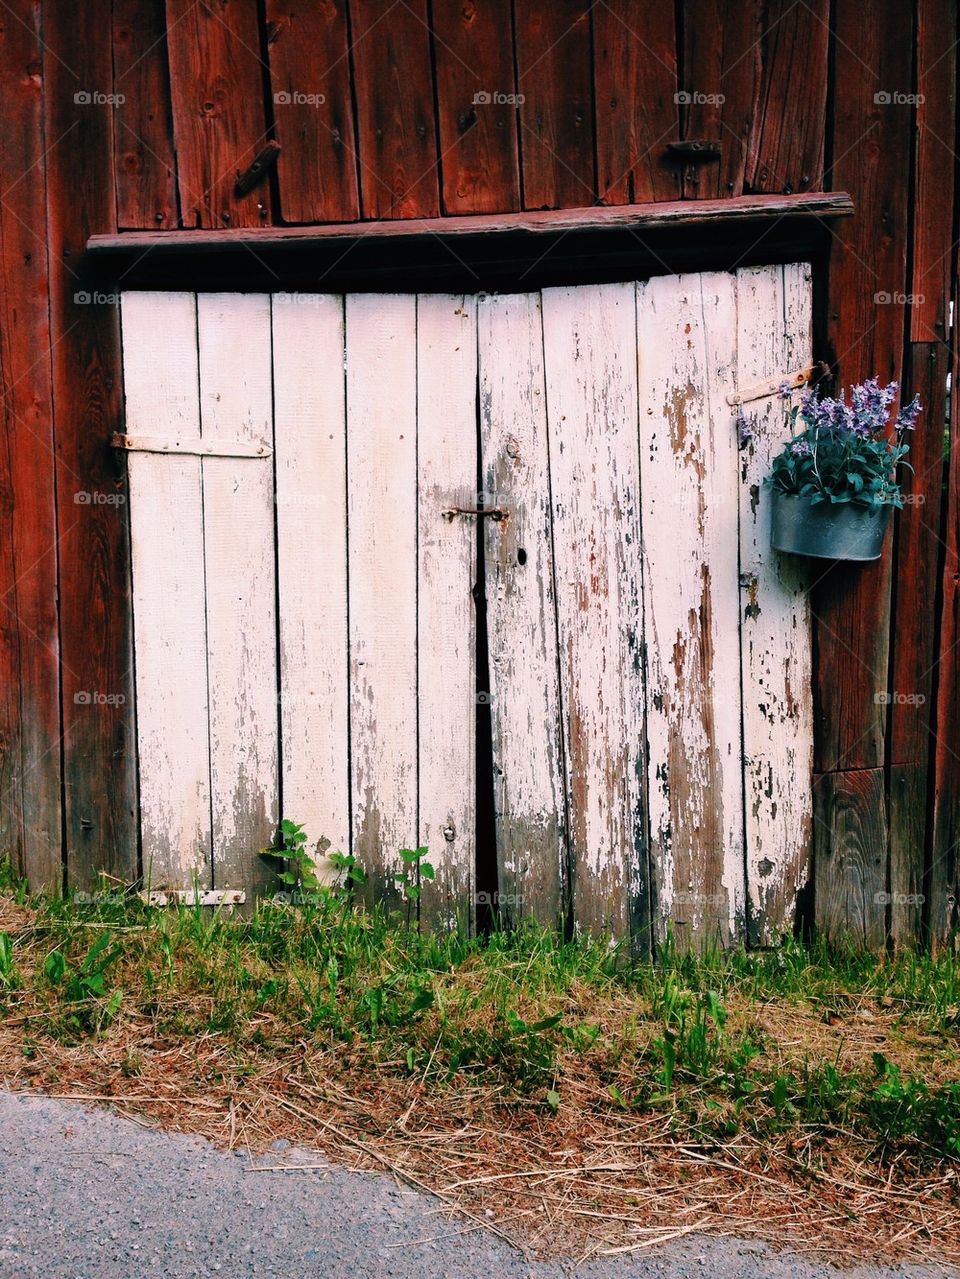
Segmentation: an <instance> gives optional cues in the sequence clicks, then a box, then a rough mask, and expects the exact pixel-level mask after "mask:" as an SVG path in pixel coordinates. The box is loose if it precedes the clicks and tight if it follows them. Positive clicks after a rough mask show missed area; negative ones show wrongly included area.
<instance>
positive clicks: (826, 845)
mask: <svg viewBox="0 0 960 1279" xmlns="http://www.w3.org/2000/svg"><path fill="white" fill-rule="evenodd" d="M814 812H815V822H816V826H817V879H816V889H815V892H816V924H817V931H818V932H819V933H820V935H821V936H822V937H825V938H827V939H828V940H830V941H846V942H849V943H852V944H853V945H855V946H859V947H862V948H865V949H870V950H875V949H877V948H879V947H881V946H882V945H883V943H884V938H885V936H886V902H887V891H886V887H887V885H886V846H887V830H886V820H885V807H884V799H883V770H882V769H880V768H872V769H862V770H860V771H859V772H854V773H827V774H826V775H825V776H823V777H818V778H817V780H816V782H815V784H814Z"/></svg>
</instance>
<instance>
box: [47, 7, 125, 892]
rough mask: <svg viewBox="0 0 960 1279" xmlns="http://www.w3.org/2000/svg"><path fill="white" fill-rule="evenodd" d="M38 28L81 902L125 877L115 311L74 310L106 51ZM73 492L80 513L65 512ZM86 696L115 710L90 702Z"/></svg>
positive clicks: (106, 134)
mask: <svg viewBox="0 0 960 1279" xmlns="http://www.w3.org/2000/svg"><path fill="white" fill-rule="evenodd" d="M43 16H44V33H43V39H44V53H43V62H42V67H41V68H40V70H41V74H42V78H43V84H44V99H43V102H44V137H45V139H46V145H47V147H48V148H49V149H48V150H47V174H46V176H47V182H46V187H47V206H46V213H47V221H46V235H47V269H48V272H49V290H50V293H49V303H50V340H51V359H52V370H53V426H54V439H55V447H56V452H57V528H56V537H57V552H58V557H59V582H60V656H61V662H62V666H61V672H62V705H63V732H64V742H63V788H64V795H65V804H66V811H65V816H64V824H65V835H66V856H67V875H68V882H69V883H70V884H71V885H72V886H73V887H74V888H91V887H93V886H94V885H95V884H96V882H97V877H98V875H99V872H100V871H106V872H108V873H110V874H113V875H117V876H118V877H121V878H132V877H134V876H135V875H136V872H137V821H136V810H137V801H136V763H135V735H134V722H133V679H132V663H131V643H130V639H131V628H130V558H129V538H128V531H127V514H126V504H125V502H123V503H121V502H119V501H117V502H112V501H110V502H106V501H100V500H97V501H94V500H93V494H95V493H98V494H101V495H103V496H104V497H108V498H119V497H121V496H122V497H124V498H125V497H126V485H125V479H124V473H123V467H122V464H121V463H120V462H118V459H117V457H116V456H115V454H114V452H113V450H112V449H111V448H110V443H109V441H110V437H111V435H112V433H113V431H114V430H115V429H116V427H117V425H118V423H119V421H120V417H121V407H120V389H121V365H120V322H119V308H118V307H117V306H116V305H115V303H114V304H111V302H110V301H109V300H106V301H101V302H91V301H85V300H84V297H85V296H86V297H89V298H91V299H92V298H93V295H94V294H95V293H97V292H100V293H101V294H102V293H103V286H102V281H101V280H100V279H99V277H98V276H97V275H96V274H95V273H94V271H93V270H92V267H91V264H90V263H89V261H88V260H87V259H86V258H85V257H84V255H83V250H84V246H85V244H86V242H87V238H88V237H89V236H90V235H92V234H94V233H98V232H100V233H103V232H107V231H111V230H115V229H116V192H115V189H114V182H113V155H114V144H113V127H114V120H113V111H112V108H111V107H108V106H99V105H96V104H92V103H85V102H82V101H81V102H78V101H76V100H75V98H74V95H75V94H76V93H77V92H78V89H79V88H82V89H83V90H86V89H87V88H89V89H91V90H92V89H94V88H96V87H98V86H109V85H110V84H111V83H112V73H113V68H112V65H111V57H110V44H109V41H108V40H104V39H103V34H102V31H101V30H100V29H99V28H98V26H97V24H96V23H93V22H80V23H78V22H77V16H76V7H75V6H74V5H70V4H67V3H65V0H48V3H47V4H46V5H45V7H44V15H43ZM36 69H37V68H36V67H35V68H34V73H36ZM67 135H69V145H67V144H66V143H65V142H63V141H62V140H63V139H65V138H66V137H67ZM57 139H60V140H61V144H60V145H58V146H53V145H52V143H53V142H54V141H55V140H57ZM35 207H36V206H35ZM34 217H37V214H36V212H35V213H34ZM33 251H34V252H37V253H39V252H41V251H42V246H41V245H40V243H39V242H38V243H37V244H36V245H35V247H34V249H33ZM78 297H79V299H80V300H79V301H78V300H77V299H78ZM41 334H42V330H41ZM36 336H37V335H34V337H35V339H36ZM81 492H83V493H87V494H90V495H91V501H90V502H89V503H84V504H79V503H78V502H77V501H76V500H75V499H76V497H77V495H78V494H79V493H81ZM94 693H100V694H103V695H105V696H108V697H112V698H113V699H114V700H113V701H112V702H108V703H102V702H95V701H93V700H92V696H93V694H94ZM78 694H89V695H90V697H91V700H90V701H78V700H77V696H78ZM121 699H122V700H121Z"/></svg>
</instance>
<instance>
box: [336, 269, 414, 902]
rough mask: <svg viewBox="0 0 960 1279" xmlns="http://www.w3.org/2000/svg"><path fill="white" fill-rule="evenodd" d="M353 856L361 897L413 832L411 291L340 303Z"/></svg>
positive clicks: (377, 890) (391, 893)
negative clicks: (360, 873)
mask: <svg viewBox="0 0 960 1279" xmlns="http://www.w3.org/2000/svg"><path fill="white" fill-rule="evenodd" d="M346 335H347V340H346V349H347V483H348V516H347V519H348V530H349V534H348V535H349V581H350V750H351V759H350V774H351V782H350V784H351V795H352V801H351V802H352V825H353V840H352V851H353V854H354V855H355V856H356V857H357V858H358V859H359V860H360V863H361V865H362V866H363V868H364V870H365V871H366V874H367V885H366V897H367V900H368V901H371V902H373V901H382V902H384V903H385V904H386V905H387V906H397V905H399V904H400V898H399V892H398V889H397V886H396V884H395V883H394V882H393V880H392V876H393V875H394V874H396V873H398V872H399V871H400V869H401V862H400V858H399V849H401V848H411V847H413V846H414V842H415V839H416V835H417V829H418V821H417V421H416V393H417V345H416V341H417V338H416V298H415V297H414V296H413V295H410V294H381V295H374V294H349V295H348V296H347V302H346Z"/></svg>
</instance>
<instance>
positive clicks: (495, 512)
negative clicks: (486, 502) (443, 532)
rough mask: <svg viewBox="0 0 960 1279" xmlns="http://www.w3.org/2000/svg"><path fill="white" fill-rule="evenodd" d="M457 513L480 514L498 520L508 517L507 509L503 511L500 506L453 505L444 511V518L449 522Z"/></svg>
mask: <svg viewBox="0 0 960 1279" xmlns="http://www.w3.org/2000/svg"><path fill="white" fill-rule="evenodd" d="M455 515H480V516H484V517H486V518H487V519H488V520H497V521H499V520H505V519H506V518H507V513H506V511H502V510H501V509H500V507H499V506H452V507H451V508H450V510H449V511H444V512H443V518H444V519H445V520H447V521H448V522H449V521H451V520H452V519H453V517H454V516H455Z"/></svg>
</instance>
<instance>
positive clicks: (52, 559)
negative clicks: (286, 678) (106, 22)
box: [0, 0, 63, 892]
mask: <svg viewBox="0 0 960 1279" xmlns="http://www.w3.org/2000/svg"><path fill="white" fill-rule="evenodd" d="M40 60H41V43H40V6H39V4H36V3H27V2H25V0H20V2H18V3H16V4H14V5H12V6H10V8H9V9H7V10H6V11H5V12H4V15H3V19H2V20H0V71H2V76H0V112H2V115H3V120H4V123H5V128H4V129H3V133H2V136H0V171H2V172H3V173H4V175H6V177H5V180H4V195H3V201H2V202H0V404H2V418H0V421H2V437H0V439H2V447H0V689H2V692H0V843H2V847H3V849H4V851H5V853H6V854H7V855H8V856H10V857H12V859H13V861H14V864H15V865H16V866H17V868H18V869H19V870H20V871H21V873H27V874H28V875H29V879H30V885H31V887H32V888H48V889H50V890H51V891H54V892H56V891H59V889H60V888H61V886H62V882H63V864H62V841H61V836H60V672H59V669H58V667H59V662H58V657H59V637H58V634H57V555H56V534H55V511H54V451H53V411H52V391H51V377H50V358H49V354H48V350H49V343H50V321H49V315H48V307H47V295H46V291H47V279H46V272H47V263H46V257H45V253H44V246H43V226H42V210H43V204H44V199H45V195H46V192H45V164H44V161H43V159H42V156H43V118H42V110H41V98H40V77H39V76H38V74H37V73H38V68H39V64H40Z"/></svg>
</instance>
